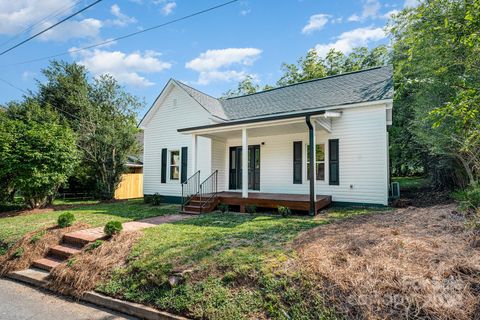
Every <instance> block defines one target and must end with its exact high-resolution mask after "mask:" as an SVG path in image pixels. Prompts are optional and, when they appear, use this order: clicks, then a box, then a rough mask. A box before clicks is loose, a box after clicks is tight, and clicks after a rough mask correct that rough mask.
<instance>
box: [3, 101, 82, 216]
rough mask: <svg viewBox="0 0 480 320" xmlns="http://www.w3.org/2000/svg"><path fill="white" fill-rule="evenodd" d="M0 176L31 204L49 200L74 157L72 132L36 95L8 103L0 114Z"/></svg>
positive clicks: (72, 165)
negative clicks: (41, 104) (18, 101)
mask: <svg viewBox="0 0 480 320" xmlns="http://www.w3.org/2000/svg"><path fill="white" fill-rule="evenodd" d="M0 121H1V125H0V127H2V128H4V129H5V128H7V130H8V132H7V131H4V130H0V131H1V132H2V133H1V135H2V138H6V139H5V140H4V139H2V141H1V142H0V150H1V151H0V152H1V153H2V157H3V158H2V164H1V165H0V176H1V177H2V180H3V178H4V177H7V179H8V182H9V183H10V187H11V188H13V189H14V190H17V189H18V190H19V191H20V192H21V194H22V195H23V197H24V199H25V201H26V202H27V204H28V205H29V206H30V207H31V208H37V207H42V206H44V205H46V204H49V203H50V202H51V200H52V199H53V197H54V195H55V193H56V192H57V190H58V188H59V187H60V186H61V185H62V184H64V183H65V182H66V181H67V179H68V177H69V176H70V175H71V174H72V172H73V170H74V168H75V166H76V161H77V154H78V153H77V149H76V146H75V142H76V139H75V135H74V133H73V131H72V130H71V129H70V127H69V126H68V125H67V124H66V123H65V122H64V121H63V120H62V119H61V118H60V117H59V115H58V113H57V112H56V111H54V110H52V108H50V107H49V106H48V105H47V106H44V107H41V106H40V105H39V104H38V102H37V101H36V100H35V99H30V98H27V99H26V100H25V101H24V102H22V103H11V104H9V105H8V109H7V112H5V114H2V115H0Z"/></svg>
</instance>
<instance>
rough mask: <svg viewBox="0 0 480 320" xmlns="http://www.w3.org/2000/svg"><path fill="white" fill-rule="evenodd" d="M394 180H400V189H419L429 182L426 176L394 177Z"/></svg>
mask: <svg viewBox="0 0 480 320" xmlns="http://www.w3.org/2000/svg"><path fill="white" fill-rule="evenodd" d="M392 182H398V183H399V184H400V190H407V189H419V188H423V187H426V186H428V184H429V181H428V178H426V177H392Z"/></svg>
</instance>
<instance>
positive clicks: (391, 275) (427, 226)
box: [287, 204, 480, 319]
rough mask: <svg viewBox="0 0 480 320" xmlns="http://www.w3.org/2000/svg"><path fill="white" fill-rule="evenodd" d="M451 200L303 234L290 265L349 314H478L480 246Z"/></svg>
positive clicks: (415, 316) (451, 316) (416, 316)
mask: <svg viewBox="0 0 480 320" xmlns="http://www.w3.org/2000/svg"><path fill="white" fill-rule="evenodd" d="M455 209H456V207H455V205H454V204H449V205H440V206H433V207H429V208H407V209H397V210H396V211H393V212H389V213H384V214H375V215H369V216H361V217H357V218H353V219H349V220H346V221H343V222H338V223H333V224H330V225H326V226H321V227H317V228H315V229H312V230H309V231H307V232H305V233H303V234H301V235H300V236H299V237H298V238H297V240H296V241H295V242H294V244H293V247H294V249H295V250H296V251H297V254H298V256H297V257H296V258H295V259H293V260H292V261H290V262H289V263H288V265H287V270H295V271H301V272H302V273H303V274H304V275H305V276H306V277H309V278H310V279H314V280H315V281H316V283H317V285H318V288H317V289H318V291H319V292H323V293H324V297H326V299H327V300H328V302H329V303H331V304H332V305H334V306H335V307H336V309H337V311H338V312H339V313H340V314H343V315H345V316H346V317H347V318H350V319H392V318H394V319H400V318H403V319H480V250H479V249H478V248H473V247H472V246H470V244H469V242H470V240H471V238H472V233H471V231H469V230H468V229H465V227H464V225H465V219H464V217H462V216H461V215H459V214H457V213H456V212H455V211H454V210H455Z"/></svg>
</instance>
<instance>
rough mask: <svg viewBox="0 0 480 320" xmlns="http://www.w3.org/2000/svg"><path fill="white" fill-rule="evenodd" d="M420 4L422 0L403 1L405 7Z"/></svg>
mask: <svg viewBox="0 0 480 320" xmlns="http://www.w3.org/2000/svg"><path fill="white" fill-rule="evenodd" d="M419 4H420V0H405V2H404V3H403V6H404V7H405V8H407V7H408V8H414V7H416V6H418V5H419Z"/></svg>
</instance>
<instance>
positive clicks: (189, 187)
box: [182, 170, 200, 211]
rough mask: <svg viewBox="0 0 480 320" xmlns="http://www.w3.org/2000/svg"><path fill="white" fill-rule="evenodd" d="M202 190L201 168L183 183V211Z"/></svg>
mask: <svg viewBox="0 0 480 320" xmlns="http://www.w3.org/2000/svg"><path fill="white" fill-rule="evenodd" d="M199 192H200V170H198V171H197V172H195V173H194V174H193V175H192V176H191V177H190V178H188V179H187V180H185V181H184V182H183V183H182V211H183V210H184V209H185V206H186V205H187V204H188V203H189V202H190V200H192V198H193V197H195V196H196V195H198V194H199Z"/></svg>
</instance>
